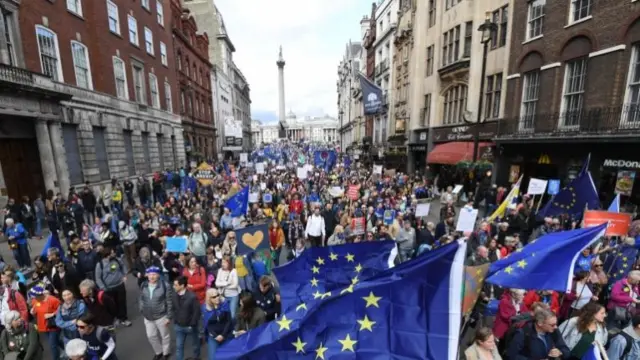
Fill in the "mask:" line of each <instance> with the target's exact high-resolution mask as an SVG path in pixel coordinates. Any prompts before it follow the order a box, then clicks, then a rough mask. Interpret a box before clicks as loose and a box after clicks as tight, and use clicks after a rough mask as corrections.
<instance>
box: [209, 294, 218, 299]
mask: <svg viewBox="0 0 640 360" xmlns="http://www.w3.org/2000/svg"><path fill="white" fill-rule="evenodd" d="M219 297H220V295H219V294H218V295H213V296H211V298H212V299H217V298H219Z"/></svg>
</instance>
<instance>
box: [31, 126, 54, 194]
mask: <svg viewBox="0 0 640 360" xmlns="http://www.w3.org/2000/svg"><path fill="white" fill-rule="evenodd" d="M35 125H36V139H37V140H38V152H39V153H40V162H41V163H42V176H43V177H44V186H45V188H46V190H52V191H53V192H56V191H58V188H57V186H56V185H59V184H58V183H57V179H58V176H57V173H56V165H55V162H54V160H53V157H54V156H53V151H52V149H51V139H50V138H49V127H48V126H47V121H46V120H39V119H38V120H36V124H35Z"/></svg>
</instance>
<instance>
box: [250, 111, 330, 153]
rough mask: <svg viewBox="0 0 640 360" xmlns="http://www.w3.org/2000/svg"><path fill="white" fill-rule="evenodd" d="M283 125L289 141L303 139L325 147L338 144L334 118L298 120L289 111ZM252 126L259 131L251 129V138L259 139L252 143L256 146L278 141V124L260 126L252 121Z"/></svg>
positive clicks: (323, 117) (305, 118)
mask: <svg viewBox="0 0 640 360" xmlns="http://www.w3.org/2000/svg"><path fill="white" fill-rule="evenodd" d="M285 123H286V125H285V129H286V132H287V138H288V139H289V140H292V141H300V140H303V139H304V140H306V141H312V142H320V143H323V144H326V145H333V144H336V143H338V142H339V134H338V120H337V119H335V118H332V117H329V116H322V117H304V118H302V119H298V117H297V116H296V114H294V113H293V112H292V111H289V113H288V114H287V116H286V117H285ZM254 124H255V125H256V126H257V127H258V129H259V130H258V133H257V132H256V131H254V130H253V129H252V131H253V133H254V135H253V138H254V139H259V142H257V143H254V144H255V145H256V146H257V145H259V144H260V143H264V144H269V143H273V142H277V141H278V139H279V129H280V125H279V122H278V123H268V124H262V123H260V122H258V121H256V120H254Z"/></svg>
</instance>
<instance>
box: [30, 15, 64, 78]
mask: <svg viewBox="0 0 640 360" xmlns="http://www.w3.org/2000/svg"><path fill="white" fill-rule="evenodd" d="M36 36H37V37H38V51H39V52H40V64H41V65H42V73H43V74H45V75H47V76H50V77H51V78H52V79H53V80H55V81H64V79H63V76H62V65H61V64H60V48H58V35H56V34H55V33H54V32H53V31H51V30H49V29H47V28H45V27H42V26H39V25H36Z"/></svg>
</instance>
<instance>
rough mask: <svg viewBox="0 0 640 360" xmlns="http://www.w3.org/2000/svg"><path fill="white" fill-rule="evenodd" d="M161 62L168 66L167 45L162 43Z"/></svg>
mask: <svg viewBox="0 0 640 360" xmlns="http://www.w3.org/2000/svg"><path fill="white" fill-rule="evenodd" d="M160 61H162V65H164V66H168V65H169V60H168V59H167V45H166V44H165V43H163V42H162V41H160Z"/></svg>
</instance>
